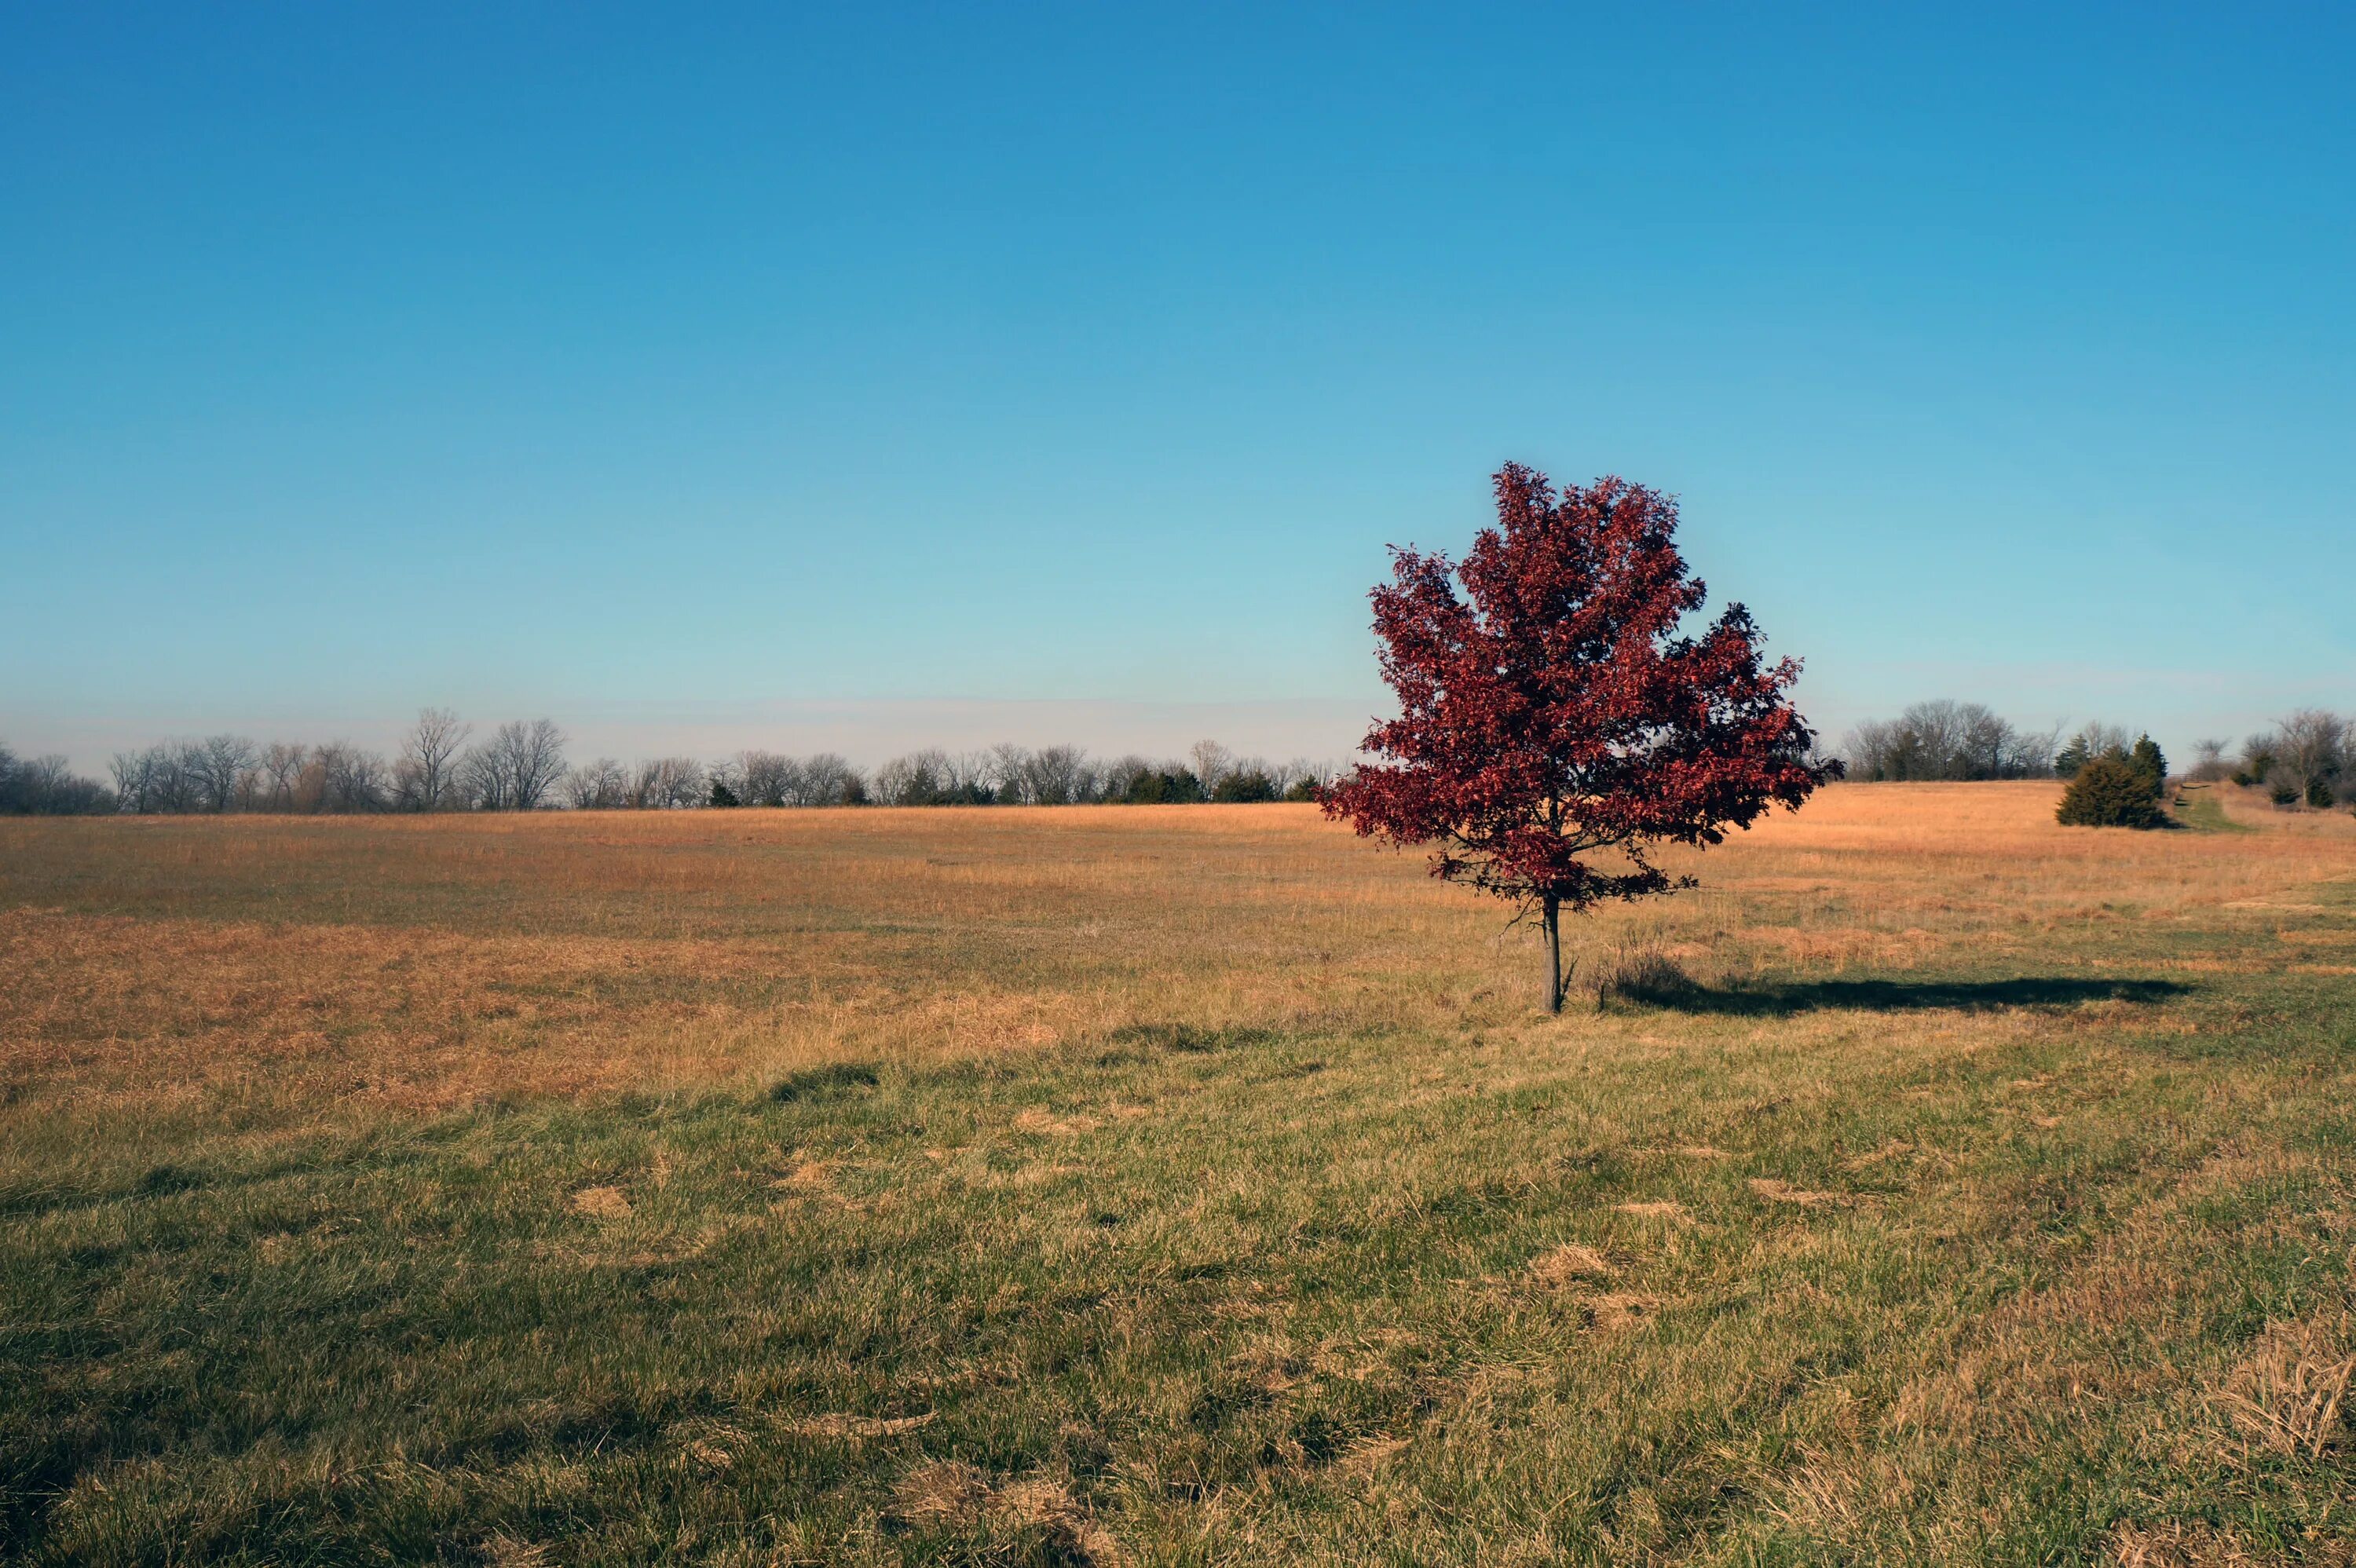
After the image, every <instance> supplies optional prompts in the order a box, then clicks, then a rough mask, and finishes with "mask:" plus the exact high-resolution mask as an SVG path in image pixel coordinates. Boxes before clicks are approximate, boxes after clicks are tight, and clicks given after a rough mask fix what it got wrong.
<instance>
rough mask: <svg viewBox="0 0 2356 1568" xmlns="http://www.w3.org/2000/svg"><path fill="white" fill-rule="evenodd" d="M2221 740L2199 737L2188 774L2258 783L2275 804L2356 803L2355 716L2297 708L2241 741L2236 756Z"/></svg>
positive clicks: (2201, 777)
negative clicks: (2232, 756)
mask: <svg viewBox="0 0 2356 1568" xmlns="http://www.w3.org/2000/svg"><path fill="white" fill-rule="evenodd" d="M2226 744H2227V743H2226V742H2225V741H2201V744H2200V745H2199V747H2197V748H2196V755H2197V756H2198V758H2199V761H2198V762H2196V763H2194V764H2193V768H2192V774H2191V776H2192V777H2194V778H2196V779H2220V778H2230V779H2232V780H2233V782H2234V783H2235V784H2257V785H2261V786H2263V787H2264V788H2265V792H2266V795H2268V797H2269V798H2271V799H2272V800H2273V801H2274V803H2275V804H2276V805H2318V806H2322V805H2334V804H2337V803H2345V804H2351V805H2356V720H2349V719H2342V718H2341V717H2340V715H2339V714H2337V713H2331V712H2328V711H2326V710H2325V709H2320V708H2302V709H2298V710H2297V712H2295V713H2292V714H2289V715H2286V717H2284V718H2282V719H2279V720H2276V721H2275V726H2274V728H2273V729H2271V730H2262V731H2259V732H2258V733H2256V734H2254V735H2253V736H2251V737H2250V738H2249V739H2248V740H2246V741H2243V742H2242V750H2241V755H2240V758H2239V760H2238V761H2237V762H2233V763H2228V762H2227V761H2226V760H2225V749H2226Z"/></svg>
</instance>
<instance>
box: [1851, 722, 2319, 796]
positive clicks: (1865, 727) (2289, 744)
mask: <svg viewBox="0 0 2356 1568" xmlns="http://www.w3.org/2000/svg"><path fill="white" fill-rule="evenodd" d="M2232 749H2233V742H2232V741H2222V740H2205V741H2198V742H2196V743H2195V744H2194V746H2193V763H2192V766H2191V767H2190V768H2189V769H2187V770H2186V772H2185V773H2184V777H2185V778H2187V779H2188V780H2190V781H2192V782H2195V783H2212V782H2215V781H2217V780H2220V779H2231V780H2233V782H2234V783H2235V784H2258V785H2263V786H2265V790H2266V792H2267V794H2268V795H2269V796H2270V797H2271V798H2272V799H2273V800H2274V802H2275V804H2276V805H2285V806H2289V805H2314V806H2328V805H2335V804H2342V803H2346V804H2356V720H2346V719H2342V718H2340V716H2339V715H2337V714H2334V713H2329V712H2327V711H2325V710H2323V709H2316V708H2303V709H2299V710H2298V711H2297V712H2295V713H2292V714H2290V715H2288V716H2287V717H2286V718H2283V719H2281V720H2276V723H2275V725H2274V726H2273V728H2271V729H2268V730H2265V731H2260V732H2259V733H2257V734H2255V735H2252V736H2250V737H2249V738H2248V739H2247V740H2246V741H2243V742H2242V746H2241V750H2240V752H2239V757H2238V760H2237V761H2228V760H2227V753H2228V752H2230V751H2232ZM2158 755H2159V752H2158V747H2156V746H2153V745H2152V743H2151V740H2150V737H2149V736H2147V735H2138V736H2133V737H2131V736H2130V735H2129V734H2128V732H2127V731H2126V730H2124V729H2122V728H2120V727H2119V726H2117V725H2115V724H2102V723H2090V724H2085V725H2082V726H2080V727H2079V728H2078V729H2077V730H2076V731H2073V732H2072V733H2071V734H2070V736H2069V737H2068V738H2067V739H2066V740H2065V739H2063V737H2062V733H2061V727H2060V726H2058V725H2057V726H2056V727H2054V728H2053V729H2051V730H2042V731H2040V730H2023V729H2020V728H2019V727H2017V726H2015V725H2013V724H2012V723H2010V722H2008V720H2004V719H2002V718H1999V717H1998V716H1997V715H1996V714H1995V713H1993V712H1991V711H1990V710H1989V709H1987V708H1984V707H1982V706H1981V705H1980V704H1978V703H1976V702H1918V703H1916V704H1914V706H1912V708H1909V709H1906V711H1905V712H1903V713H1901V714H1900V715H1899V716H1898V717H1897V718H1895V719H1886V720H1867V721H1866V722H1865V723H1862V724H1859V725H1858V727H1857V728H1856V729H1854V730H1852V731H1849V732H1848V735H1847V738H1846V739H1845V740H1844V741H1842V743H1841V747H1840V756H1841V759H1842V760H1843V761H1844V762H1846V763H1847V764H1848V776H1849V777H1850V778H1852V779H1858V780H1863V781H1867V782H1874V781H1891V782H1900V781H1906V780H1915V781H1938V780H1964V779H2040V778H2061V779H2074V778H2076V777H2077V776H2078V774H2079V773H2080V772H2081V770H2083V768H2084V767H2085V766H2086V764H2087V763H2091V762H2093V761H2094V760H2095V759H2097V758H2104V757H2107V758H2111V759H2113V760H2124V761H2130V762H2135V763H2136V764H2137V765H2138V766H2148V763H2149V759H2153V758H2158ZM2161 765H2162V767H2163V769H2164V765H2165V764H2164V763H2162V764H2161Z"/></svg>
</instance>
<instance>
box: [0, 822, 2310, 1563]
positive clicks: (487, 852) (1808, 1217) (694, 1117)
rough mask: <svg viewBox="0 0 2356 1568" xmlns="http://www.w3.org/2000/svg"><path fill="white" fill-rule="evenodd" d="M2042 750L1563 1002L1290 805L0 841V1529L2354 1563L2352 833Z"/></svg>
mask: <svg viewBox="0 0 2356 1568" xmlns="http://www.w3.org/2000/svg"><path fill="white" fill-rule="evenodd" d="M2058 789H2059V786H2058V785H2056V784H2051V783H2025V784H1927V785H1904V784H1878V785H1837V786H1834V787H1831V788H1828V789H1826V790H1825V791H1823V792H1821V793H1820V794H1819V795H1817V796H1816V797H1815V799H1813V800H1812V801H1811V802H1810V803H1809V804H1808V805H1807V806H1806V807H1805V809H1804V810H1803V811H1802V812H1801V813H1799V814H1798V815H1797V816H1787V815H1783V814H1780V813H1779V814H1777V815H1776V816H1774V817H1773V818H1772V819H1771V820H1769V821H1767V822H1766V823H1764V824H1762V826H1761V827H1759V828H1757V829H1755V830H1753V831H1752V832H1750V833H1748V834H1737V835H1735V836H1734V837H1733V838H1732V840H1731V841H1730V843H1729V844H1728V845H1727V846H1726V847H1724V848H1721V849H1718V850H1714V851H1711V852H1710V853H1708V854H1707V855H1705V856H1701V857H1698V858H1697V864H1695V865H1694V866H1693V868H1692V869H1697V871H1698V872H1699V874H1700V875H1701V876H1702V877H1703V879H1704V881H1705V883H1706V886H1705V887H1704V888H1703V889H1702V890H1701V891H1697V892H1689V893H1685V894H1681V895H1678V896H1677V897H1676V898H1674V899H1669V900H1665V901H1656V902H1655V904H1654V905H1651V906H1648V907H1639V908H1630V909H1611V910H1606V911H1604V912H1601V914H1599V915H1597V916H1596V917H1594V918H1592V919H1590V920H1588V921H1585V922H1583V923H1579V924H1577V925H1576V926H1574V927H1573V928H1572V929H1571V930H1570V931H1569V933H1568V940H1569V945H1570V947H1571V950H1572V951H1573V952H1575V953H1576V955H1577V957H1578V960H1579V966H1578V969H1577V972H1576V976H1575V980H1574V991H1573V997H1574V999H1573V1004H1572V1006H1571V1008H1570V1009H1569V1011H1568V1012H1567V1013H1565V1014H1564V1015H1563V1016H1562V1017H1560V1018H1558V1019H1556V1018H1549V1017H1547V1016H1546V1015H1545V1014H1544V1013H1543V1012H1541V1011H1540V1010H1539V1009H1538V1008H1537V999H1538V998H1537V990H1538V987H1539V984H1540V980H1541V975H1540V969H1539V960H1538V957H1537V947H1536V944H1535V940H1534V939H1533V938H1532V937H1531V935H1530V934H1529V933H1528V932H1527V931H1526V930H1517V931H1513V932H1507V931H1506V930H1505V909H1504V907H1503V906H1502V905H1499V904H1497V903H1494V902H1493V901H1485V900H1483V899H1480V898H1478V897H1476V896H1475V895H1473V894H1472V893H1469V892H1467V891H1462V889H1459V888H1454V887H1451V886H1448V885H1445V884H1441V883H1438V882H1434V881H1432V880H1430V879H1428V878H1427V877H1426V876H1425V875H1424V874H1423V868H1422V861H1421V859H1419V858H1418V857H1413V856H1400V855H1397V854H1392V853H1387V852H1385V851H1383V850H1380V849H1377V848H1373V847H1371V846H1370V845H1368V844H1366V843H1365V842H1362V841H1360V840H1358V839H1356V838H1355V837H1352V836H1351V835H1350V834H1349V833H1348V832H1347V831H1346V830H1345V829H1343V828H1340V827H1334V826H1333V825H1331V824H1328V823H1326V822H1324V821H1323V819H1322V818H1321V817H1320V816H1318V814H1317V813H1316V811H1315V809H1314V808H1313V807H1309V806H1299V805H1255V806H1173V807H1109V806H1108V807H1069V808H1055V809H1020V808H1007V809H968V810H956V809H937V810H913V811H900V810H886V809H864V810H846V811H814V810H813V811H749V810H746V811H696V812H679V813H630V814H620V813H545V814H524V815H513V814H509V815H499V814H486V815H468V816H412V817H368V818H332V817H316V818H303V819H295V818H271V817H262V816H230V817H221V818H186V817H180V818H170V817H155V818H128V817H124V818H62V819H53V820H31V819H22V820H0V1560H5V1561H12V1562H15V1561H21V1562H25V1563H195V1562H237V1563H346V1562H382V1563H391V1562H416V1561H427V1562H447V1563H497V1564H507V1565H521V1564H573V1563H713V1564H744V1565H750V1564H767V1563H820V1562H823V1563H901V1562H969V1563H1095V1564H1110V1563H1269V1564H1276V1563H1344V1562H1347V1563H1367V1562H1376V1563H1397V1564H1402V1565H1404V1564H1416V1563H1455V1562H1462V1563H1472V1562H1478V1563H1588V1562H1591V1563H1624V1562H1658V1563H1888V1562H1894V1561H1909V1562H1925V1563H2024V1564H2025V1563H2126V1564H2162V1563H2242V1562H2272V1561H2286V1560H2289V1561H2308V1562H2327V1563H2347V1562H2351V1561H2356V1549H2351V1541H2356V1461H2351V1453H2350V1450H2351V1448H2356V1443H2351V1441H2350V1438H2351V1434H2350V1432H2349V1429H2348V1424H2347V1416H2346V1413H2345V1411H2344V1410H2343V1408H2342V1405H2341V1403H2340V1402H2341V1399H2342V1396H2343V1395H2345V1394H2346V1393H2347V1392H2349V1390H2350V1385H2351V1370H2356V1296H2351V1264H2356V1257H2351V1253H2356V819H2351V816H2349V814H2347V813H2346V812H2344V811H2343V812H2338V813H2333V814H2329V815H2326V814H2322V813H2298V814H2286V813H2278V812H2276V811H2273V810H2271V809H2269V808H2267V807H2266V806H2265V805H2264V804H2263V802H2262V801H2260V800H2258V799H2257V797H2256V796H2254V795H2244V792H2239V791H2235V790H2233V789H2232V788H2230V786H2217V788H2216V789H2214V790H2211V791H2201V792H2198V793H2197V795H2196V798H2195V804H2194V805H2191V806H2190V808H2189V809H2188V810H2187V812H2186V814H2185V815H2186V816H2187V819H2188V820H2189V821H2190V822H2192V823H2193V824H2195V825H2196V826H2194V827H2189V828H2186V829H2181V830H2178V831H2171V832H2156V833H2132V832H2126V831H2115V830H2112V831H2105V830H2091V829H2065V828H2061V827H2057V826H2055V824H2054V822H2053V820H2052V814H2053V804H2054V801H2055V799H2056V796H2057V793H2058ZM1688 859H1693V858H1680V859H1677V860H1675V861H1673V862H1672V863H1673V866H1675V867H1677V868H1680V869H1682V868H1683V867H1684V866H1685V865H1686V863H1687V860H1688ZM1615 979H1616V980H1617V982H1618V983H1617V984H1616V985H1614V984H1612V982H1613V981H1614V980H1615ZM1599 985H1601V986H1602V987H1603V991H1604V994H1603V995H1602V997H1601V1001H1600V1003H1599V997H1598V987H1599Z"/></svg>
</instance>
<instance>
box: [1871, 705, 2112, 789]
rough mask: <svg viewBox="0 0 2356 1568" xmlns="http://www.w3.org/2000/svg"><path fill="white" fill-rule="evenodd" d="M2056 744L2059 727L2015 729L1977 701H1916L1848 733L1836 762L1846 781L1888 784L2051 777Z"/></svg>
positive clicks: (2090, 728) (2057, 742) (2059, 742)
mask: <svg viewBox="0 0 2356 1568" xmlns="http://www.w3.org/2000/svg"><path fill="white" fill-rule="evenodd" d="M2088 728H2089V730H2090V731H2092V730H2099V729H2102V728H2103V726H2100V725H2091V726H2089V727H2088ZM2060 747H2061V729H2060V727H2059V726H2056V727H2055V728H2054V729H2051V730H2043V731H2040V730H2021V729H2018V728H2016V727H2015V726H2014V725H2013V724H2012V723H2010V722H2009V721H2008V720H2004V719H2000V718H1998V717H1997V715H1996V714H1994V713H1992V712H1990V711H1989V710H1988V709H1986V708H1983V707H1981V706H1980V705H1979V704H1978V703H1976V702H1918V703H1916V704H1914V706H1913V707H1912V708H1909V709H1907V710H1906V711H1905V712H1903V713H1901V714H1900V715H1899V716H1898V717H1897V718H1895V719H1869V720H1866V721H1865V722H1864V723H1862V724H1860V725H1858V727H1857V728H1856V729H1854V730H1852V731H1849V732H1848V736H1847V739H1846V740H1845V741H1842V742H1841V760H1842V761H1844V762H1846V763H1847V764H1848V776H1849V777H1850V778H1853V779H1865V780H1882V781H1889V782H1892V783H1904V782H1907V781H1910V780H1912V781H1946V780H1959V779H2050V778H2051V777H2052V776H2053V758H2054V754H2055V752H2057V751H2058V750H2059V749H2060ZM2096 749H2097V750H2100V748H2099V747H2097V748H2096Z"/></svg>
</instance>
